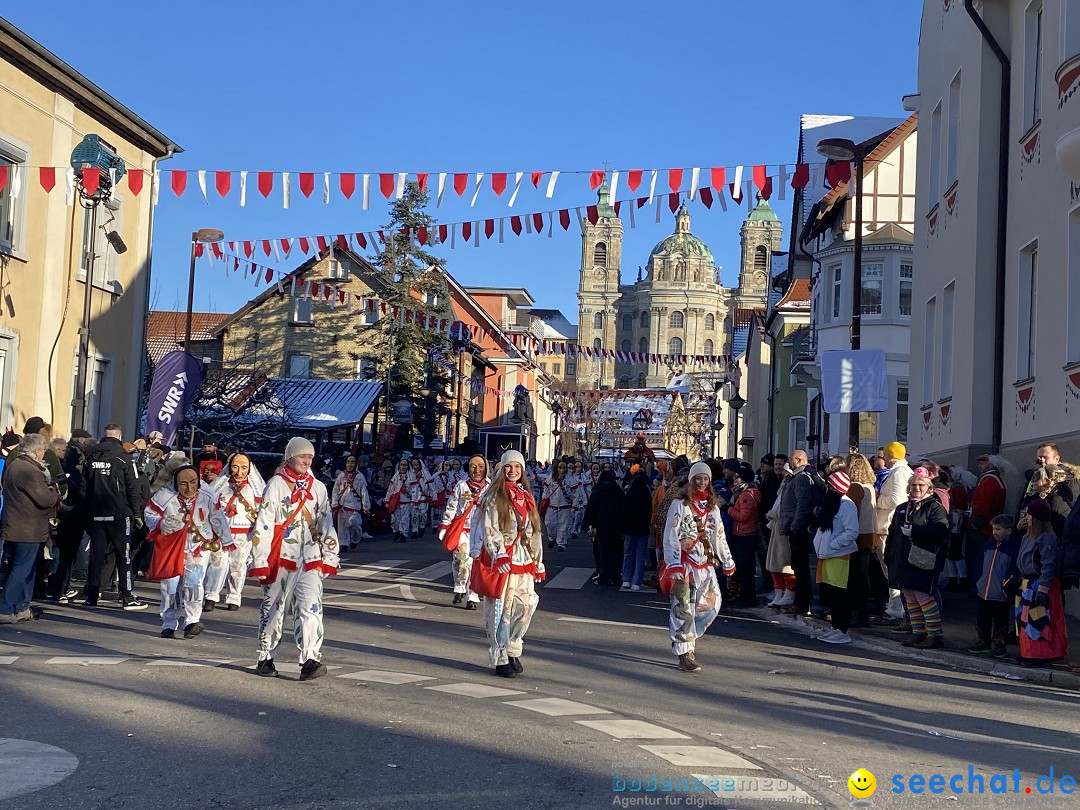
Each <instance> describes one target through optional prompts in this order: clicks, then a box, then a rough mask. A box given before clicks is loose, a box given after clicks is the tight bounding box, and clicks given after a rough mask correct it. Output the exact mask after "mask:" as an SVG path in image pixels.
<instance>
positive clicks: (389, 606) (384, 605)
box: [323, 599, 427, 610]
mask: <svg viewBox="0 0 1080 810" xmlns="http://www.w3.org/2000/svg"><path fill="white" fill-rule="evenodd" d="M323 607H324V608H364V609H368V610H424V609H425V608H426V607H427V605H418V604H413V603H408V602H396V601H393V600H391V599H387V600H386V601H385V602H330V603H327V604H324V605H323Z"/></svg>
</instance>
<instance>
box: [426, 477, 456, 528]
mask: <svg viewBox="0 0 1080 810" xmlns="http://www.w3.org/2000/svg"><path fill="white" fill-rule="evenodd" d="M456 487H457V483H456V482H455V481H454V480H453V472H452V471H451V469H450V462H449V461H444V462H443V463H442V464H441V465H440V467H439V471H438V472H437V473H435V474H434V475H432V476H431V493H432V501H431V525H432V526H439V525H440V524H439V521H441V520H442V516H443V514H445V512H446V504H447V503H448V502H449V501H450V496H451V495H453V493H454V489H455V488H456ZM439 532H440V536H441V533H442V527H441V526H440V529H439Z"/></svg>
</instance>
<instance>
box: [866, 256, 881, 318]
mask: <svg viewBox="0 0 1080 810" xmlns="http://www.w3.org/2000/svg"><path fill="white" fill-rule="evenodd" d="M884 282H885V265H884V264H882V263H881V262H869V263H867V264H864V265H863V268H862V314H863V315H880V314H881V292H882V284H884Z"/></svg>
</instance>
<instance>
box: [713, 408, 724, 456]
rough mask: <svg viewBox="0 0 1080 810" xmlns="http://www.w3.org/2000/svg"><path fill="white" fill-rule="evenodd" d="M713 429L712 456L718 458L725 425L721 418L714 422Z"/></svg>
mask: <svg viewBox="0 0 1080 810" xmlns="http://www.w3.org/2000/svg"><path fill="white" fill-rule="evenodd" d="M712 429H713V451H712V455H713V458H716V457H717V453H718V451H719V450H720V431H722V430H723V429H724V423H723V422H721V421H720V418H719V417H717V419H716V421H715V422H713V425H712Z"/></svg>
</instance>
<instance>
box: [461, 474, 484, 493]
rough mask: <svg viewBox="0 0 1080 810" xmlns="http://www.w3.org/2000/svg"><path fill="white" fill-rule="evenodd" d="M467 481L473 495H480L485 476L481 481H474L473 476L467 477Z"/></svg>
mask: <svg viewBox="0 0 1080 810" xmlns="http://www.w3.org/2000/svg"><path fill="white" fill-rule="evenodd" d="M465 483H466V484H468V485H469V489H470V490H472V494H473V497H476V496H477V495H479V494H480V490H482V489H483V488H484V479H483V478H481V479H480V480H479V481H473V480H472V479H471V478H466V479H465Z"/></svg>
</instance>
